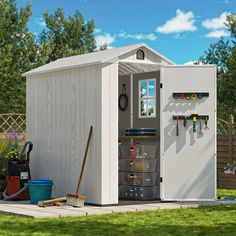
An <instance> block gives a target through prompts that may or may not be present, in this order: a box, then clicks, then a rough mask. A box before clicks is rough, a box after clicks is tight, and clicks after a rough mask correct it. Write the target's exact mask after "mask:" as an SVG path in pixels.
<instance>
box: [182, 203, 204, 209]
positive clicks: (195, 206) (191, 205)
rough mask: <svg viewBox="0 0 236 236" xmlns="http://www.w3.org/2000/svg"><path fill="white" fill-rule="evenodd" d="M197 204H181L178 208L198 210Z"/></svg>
mask: <svg viewBox="0 0 236 236" xmlns="http://www.w3.org/2000/svg"><path fill="white" fill-rule="evenodd" d="M198 207H199V204H193V203H186V204H181V205H180V208H198Z"/></svg>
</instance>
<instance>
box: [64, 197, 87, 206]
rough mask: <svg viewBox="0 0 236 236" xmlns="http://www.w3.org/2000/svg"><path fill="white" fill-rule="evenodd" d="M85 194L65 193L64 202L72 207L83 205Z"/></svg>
mask: <svg viewBox="0 0 236 236" xmlns="http://www.w3.org/2000/svg"><path fill="white" fill-rule="evenodd" d="M85 199H86V196H84V195H77V194H67V197H66V204H67V205H69V206H74V207H84V201H85Z"/></svg>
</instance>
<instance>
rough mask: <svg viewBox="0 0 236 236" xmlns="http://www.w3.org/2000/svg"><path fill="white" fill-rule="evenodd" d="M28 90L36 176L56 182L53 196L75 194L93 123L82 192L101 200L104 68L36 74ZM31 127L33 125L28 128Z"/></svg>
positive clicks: (96, 67)
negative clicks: (102, 77) (102, 82)
mask: <svg viewBox="0 0 236 236" xmlns="http://www.w3.org/2000/svg"><path fill="white" fill-rule="evenodd" d="M28 79H31V81H30V82H28V83H27V85H28V86H29V87H28V89H27V113H29V115H28V119H29V121H28V122H27V125H28V127H29V128H28V137H31V138H32V141H33V142H34V155H33V156H34V157H35V158H34V160H32V162H31V164H32V175H33V177H35V178H49V179H52V180H53V181H54V183H55V186H56V189H55V191H54V195H53V196H54V197H58V196H64V195H66V194H67V193H73V192H74V191H75V188H76V184H77V180H78V176H79V174H80V169H81V165H82V158H83V153H84V149H85V145H86V141H87V136H88V131H89V127H90V125H93V127H94V133H93V139H92V143H91V146H90V150H89V156H88V162H87V163H86V171H85V175H84V179H83V184H82V188H81V193H82V194H85V195H86V196H87V202H90V203H96V204H101V203H102V202H101V68H100V67H99V66H89V67H86V68H80V69H74V70H66V71H60V72H59V71H58V72H53V73H45V74H42V75H35V76H32V77H31V78H28ZM30 127H32V128H30Z"/></svg>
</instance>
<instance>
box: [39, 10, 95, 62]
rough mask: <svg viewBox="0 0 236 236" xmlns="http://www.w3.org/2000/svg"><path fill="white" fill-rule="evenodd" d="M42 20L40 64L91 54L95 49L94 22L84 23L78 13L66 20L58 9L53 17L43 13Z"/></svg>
mask: <svg viewBox="0 0 236 236" xmlns="http://www.w3.org/2000/svg"><path fill="white" fill-rule="evenodd" d="M44 20H45V23H46V30H44V31H43V32H42V33H41V35H40V40H39V44H40V58H41V63H42V64H43V63H48V62H51V61H55V60H56V59H58V58H63V57H67V56H73V55H78V54H83V53H88V52H93V51H94V49H95V48H96V41H95V37H94V29H95V23H94V20H90V21H88V22H85V21H84V18H83V16H82V14H81V13H80V12H79V11H76V12H75V14H74V15H73V16H72V17H68V18H66V17H65V15H64V12H63V10H62V9H61V8H58V9H57V10H56V11H55V13H54V15H50V14H49V13H48V12H45V13H44ZM42 58H43V59H42Z"/></svg>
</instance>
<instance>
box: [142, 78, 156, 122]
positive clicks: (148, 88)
mask: <svg viewBox="0 0 236 236" xmlns="http://www.w3.org/2000/svg"><path fill="white" fill-rule="evenodd" d="M150 117H156V79H146V80H140V81H139V118H150Z"/></svg>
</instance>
